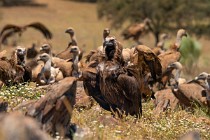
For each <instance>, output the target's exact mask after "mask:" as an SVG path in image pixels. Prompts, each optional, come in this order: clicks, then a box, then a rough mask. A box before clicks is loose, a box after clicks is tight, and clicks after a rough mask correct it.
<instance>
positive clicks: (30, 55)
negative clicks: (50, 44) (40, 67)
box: [26, 43, 39, 59]
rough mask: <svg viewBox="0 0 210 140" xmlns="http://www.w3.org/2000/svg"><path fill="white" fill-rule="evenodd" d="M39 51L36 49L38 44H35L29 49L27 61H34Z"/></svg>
mask: <svg viewBox="0 0 210 140" xmlns="http://www.w3.org/2000/svg"><path fill="white" fill-rule="evenodd" d="M38 53H39V52H38V50H37V49H36V44H35V43H33V44H32V46H31V47H30V48H28V49H27V52H26V58H27V59H33V58H35V57H36V56H37V55H38Z"/></svg>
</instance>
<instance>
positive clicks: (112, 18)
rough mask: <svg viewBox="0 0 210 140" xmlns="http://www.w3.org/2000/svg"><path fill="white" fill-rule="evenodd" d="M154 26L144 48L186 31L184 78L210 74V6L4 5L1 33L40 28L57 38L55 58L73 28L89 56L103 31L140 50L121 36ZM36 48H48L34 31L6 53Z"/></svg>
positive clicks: (146, 2) (16, 1)
mask: <svg viewBox="0 0 210 140" xmlns="http://www.w3.org/2000/svg"><path fill="white" fill-rule="evenodd" d="M145 18H149V19H150V20H151V27H150V30H149V31H148V32H147V33H145V34H144V35H143V36H141V38H140V39H141V42H142V43H143V44H145V45H147V46H149V47H151V48H152V47H155V46H156V42H157V41H158V40H159V38H160V35H161V34H162V33H167V34H169V36H170V38H169V39H168V40H167V41H166V43H165V45H164V47H165V48H168V47H169V46H170V44H172V43H174V42H175V37H176V32H177V30H178V29H179V28H184V29H186V30H187V32H188V35H189V37H188V38H184V39H183V42H182V47H181V53H182V56H183V57H182V60H181V62H182V64H184V71H183V75H184V76H185V77H186V78H192V77H194V76H195V75H197V74H198V73H200V72H202V71H206V72H209V70H210V67H209V65H210V47H209V44H210V41H209V37H210V0H193V1H192V0H155V1H154V0H0V29H2V27H4V26H5V25H6V24H15V25H26V24H29V23H32V22H41V23H43V24H44V25H46V26H47V27H48V28H49V30H50V31H51V32H52V33H53V39H52V40H50V42H51V43H52V45H53V49H54V52H60V51H61V50H63V49H65V48H66V47H67V45H68V40H69V36H68V34H65V30H66V29H67V28H68V27H73V28H74V29H75V32H76V37H77V41H78V44H79V47H80V48H82V49H83V50H85V51H86V53H88V52H89V50H91V49H95V48H97V47H98V46H100V45H101V44H102V40H103V39H102V32H103V29H104V28H106V27H108V28H110V29H111V34H112V35H114V36H116V37H117V39H118V40H119V41H120V42H122V44H123V46H124V48H127V47H131V46H132V45H134V44H136V42H135V41H134V40H132V39H128V40H124V39H123V36H122V32H123V31H124V30H125V29H126V28H127V27H128V26H129V25H131V24H133V23H141V22H143V20H144V19H145ZM14 41H15V42H16V43H17V45H22V46H25V47H31V45H32V43H37V44H42V43H43V42H46V40H44V38H43V35H42V34H40V33H39V32H37V31H35V30H34V29H28V30H27V32H24V34H23V35H22V36H21V37H19V36H18V35H16V36H13V37H11V38H10V39H9V43H8V45H4V46H1V50H4V49H6V50H8V52H10V50H12V49H13V47H12V45H10V44H12V42H14Z"/></svg>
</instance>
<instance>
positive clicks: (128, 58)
mask: <svg viewBox="0 0 210 140" xmlns="http://www.w3.org/2000/svg"><path fill="white" fill-rule="evenodd" d="M148 22H149V21H148V20H145V21H144V23H143V24H141V25H136V26H135V28H134V27H133V28H130V29H129V30H127V32H124V33H123V36H124V37H125V38H129V37H131V34H134V30H136V29H137V30H139V29H138V28H142V27H145V24H148ZM28 27H32V28H34V29H37V30H39V31H40V32H41V33H42V34H43V35H44V37H45V38H46V39H51V38H52V33H51V32H50V31H49V30H48V29H47V28H46V27H45V26H44V25H42V24H41V23H38V22H36V23H32V24H28V25H25V26H16V25H6V26H5V27H4V28H3V29H2V30H1V32H0V43H1V44H4V45H5V44H6V43H7V38H8V37H10V36H12V35H13V34H15V33H18V34H20V35H21V34H22V33H23V32H24V31H25V30H26V29H27V28H28ZM130 30H131V31H132V32H130ZM145 30H146V29H145ZM143 32H144V30H141V31H139V32H138V35H140V34H142V33H143ZM65 33H67V34H69V36H70V41H69V43H68V46H67V47H66V48H65V49H64V50H63V51H61V52H59V53H57V54H56V53H54V52H53V48H52V44H50V43H44V44H42V45H41V46H40V49H37V46H36V45H35V44H33V45H32V47H31V48H28V49H26V48H24V47H23V46H17V47H16V48H15V50H14V51H13V53H12V54H11V57H10V58H9V57H6V53H7V52H6V51H5V50H3V51H1V52H0V83H1V85H0V86H1V87H2V86H11V85H15V84H18V83H25V82H34V83H36V86H37V87H36V88H44V89H45V90H46V91H47V93H46V95H45V96H44V97H43V98H40V99H39V100H33V101H31V102H29V103H26V104H25V105H24V106H26V108H27V109H26V115H27V116H30V117H34V118H36V119H37V120H38V121H39V122H41V124H42V128H43V129H44V130H46V131H47V132H49V133H51V134H52V135H54V136H55V135H56V132H57V131H58V127H59V128H62V129H61V131H60V134H63V135H64V136H68V135H70V134H69V133H70V132H69V131H68V130H69V128H71V127H72V125H71V123H70V119H71V116H72V110H73V108H74V105H75V104H76V100H75V98H76V97H75V96H76V92H77V88H78V84H77V83H78V82H82V84H83V85H82V86H81V87H82V88H84V91H85V93H86V95H88V96H90V97H92V98H93V99H94V100H95V101H96V102H97V103H98V104H99V105H100V106H101V107H102V108H103V109H105V110H108V111H110V112H112V114H113V116H115V117H116V116H117V117H119V118H122V117H123V115H132V116H135V117H136V118H140V117H141V115H142V113H144V112H142V101H148V100H153V102H154V113H155V114H159V113H161V112H163V111H165V110H167V109H168V108H170V109H176V108H177V106H181V107H182V108H183V109H187V108H193V107H195V106H197V105H199V106H206V107H207V108H208V109H209V110H210V74H209V73H206V72H202V73H200V74H198V76H197V77H195V78H194V79H193V80H191V81H186V80H185V79H184V78H181V77H180V74H181V71H182V67H183V66H182V64H181V63H180V62H179V60H180V58H181V53H180V52H179V48H180V47H181V41H182V38H183V37H187V32H186V31H185V30H184V29H179V30H178V31H177V35H176V40H175V42H174V44H171V46H170V47H169V49H167V50H165V49H164V48H163V46H164V43H165V40H166V39H167V37H168V36H167V35H166V34H163V35H161V39H160V42H159V43H158V45H157V46H156V47H154V48H150V47H148V46H146V45H143V44H141V45H135V46H132V47H131V48H123V44H122V43H120V42H119V40H118V39H117V38H116V37H115V36H113V35H111V34H110V30H109V29H108V28H105V29H104V31H103V36H102V39H103V42H102V45H101V46H99V47H98V48H96V49H95V50H91V51H90V52H89V53H88V54H87V55H86V56H85V57H84V59H85V61H84V62H83V61H82V60H83V59H82V58H83V51H82V49H80V48H79V47H78V43H77V40H76V35H75V31H74V29H73V28H72V27H69V28H68V29H67V30H66V31H65ZM135 39H136V38H135ZM195 103H196V104H195ZM0 104H1V107H2V106H3V104H5V103H4V102H0ZM3 107H5V106H3ZM17 108H20V107H19V106H18V107H17ZM5 116H7V115H5ZM14 116H15V115H14ZM17 116H18V115H17ZM18 117H20V118H21V116H18ZM11 118H13V117H12V116H11ZM4 120H5V119H1V117H0V121H4ZM28 121H31V120H28ZM34 127H35V126H34ZM45 137H46V136H45Z"/></svg>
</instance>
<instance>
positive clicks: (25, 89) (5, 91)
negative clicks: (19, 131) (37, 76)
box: [0, 83, 45, 111]
mask: <svg viewBox="0 0 210 140" xmlns="http://www.w3.org/2000/svg"><path fill="white" fill-rule="evenodd" d="M44 94H45V92H44V91H42V90H37V89H35V88H34V86H32V85H29V83H25V84H18V85H15V86H10V87H6V86H3V87H2V89H1V91H0V99H2V100H3V101H7V102H8V103H9V108H8V111H11V110H12V109H13V108H14V107H15V106H17V105H18V104H20V103H22V102H25V101H28V100H34V99H35V100H36V99H39V98H40V97H41V95H44Z"/></svg>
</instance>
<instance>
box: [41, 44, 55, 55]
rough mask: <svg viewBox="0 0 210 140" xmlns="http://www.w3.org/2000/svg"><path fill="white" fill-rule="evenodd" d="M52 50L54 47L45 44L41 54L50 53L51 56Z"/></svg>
mask: <svg viewBox="0 0 210 140" xmlns="http://www.w3.org/2000/svg"><path fill="white" fill-rule="evenodd" d="M51 48H52V46H51V45H50V44H43V45H42V46H41V47H40V52H41V53H48V54H50V53H51Z"/></svg>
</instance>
